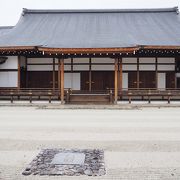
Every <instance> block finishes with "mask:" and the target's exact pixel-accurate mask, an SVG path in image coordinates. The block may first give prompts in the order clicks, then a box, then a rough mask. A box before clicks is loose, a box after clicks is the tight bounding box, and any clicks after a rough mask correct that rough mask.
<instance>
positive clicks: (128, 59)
mask: <svg viewBox="0 0 180 180" xmlns="http://www.w3.org/2000/svg"><path fill="white" fill-rule="evenodd" d="M122 62H123V63H137V58H122Z"/></svg>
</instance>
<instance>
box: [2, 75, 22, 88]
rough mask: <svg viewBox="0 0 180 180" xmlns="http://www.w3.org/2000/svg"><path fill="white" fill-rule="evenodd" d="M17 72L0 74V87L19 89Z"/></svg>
mask: <svg viewBox="0 0 180 180" xmlns="http://www.w3.org/2000/svg"><path fill="white" fill-rule="evenodd" d="M17 81H18V73H17V72H0V87H17Z"/></svg>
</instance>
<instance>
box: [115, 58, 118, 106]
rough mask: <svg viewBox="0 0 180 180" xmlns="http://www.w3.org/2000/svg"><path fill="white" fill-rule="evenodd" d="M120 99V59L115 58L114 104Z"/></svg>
mask: <svg viewBox="0 0 180 180" xmlns="http://www.w3.org/2000/svg"><path fill="white" fill-rule="evenodd" d="M117 100H118V59H117V58H116V59H115V65H114V104H117Z"/></svg>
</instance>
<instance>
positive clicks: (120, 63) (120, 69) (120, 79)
mask: <svg viewBox="0 0 180 180" xmlns="http://www.w3.org/2000/svg"><path fill="white" fill-rule="evenodd" d="M122 77H123V71H122V58H120V59H119V90H120V91H122V81H123V80H122Z"/></svg>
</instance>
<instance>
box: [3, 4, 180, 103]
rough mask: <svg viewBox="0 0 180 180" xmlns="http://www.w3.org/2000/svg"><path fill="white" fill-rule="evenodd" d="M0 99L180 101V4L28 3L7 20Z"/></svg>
mask: <svg viewBox="0 0 180 180" xmlns="http://www.w3.org/2000/svg"><path fill="white" fill-rule="evenodd" d="M0 99H8V100H11V102H13V101H14V100H19V99H20V100H21V99H28V100H30V102H32V101H33V100H41V99H48V100H49V102H51V101H53V100H59V101H61V103H62V104H63V103H78V102H81V103H87V102H102V103H114V104H117V102H118V101H121V100H128V101H129V102H131V100H133V99H138V100H139V99H140V100H148V101H149V102H150V101H151V100H157V99H158V100H159V99H161V100H168V102H170V100H180V15H179V11H178V8H177V7H175V8H163V9H122V10H121V9H108V10H103V9H102V10H32V9H23V12H22V15H21V17H20V19H19V21H18V23H17V24H16V25H15V26H14V27H13V26H8V27H0Z"/></svg>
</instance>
